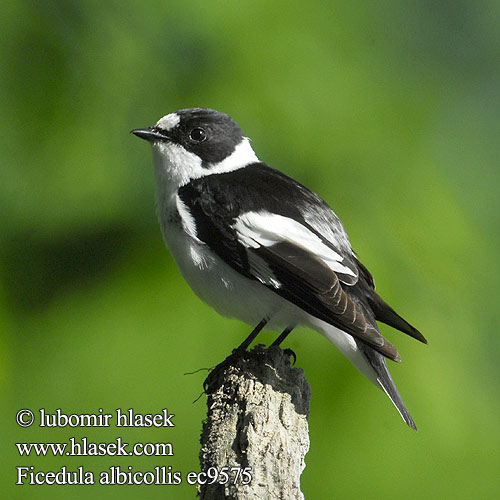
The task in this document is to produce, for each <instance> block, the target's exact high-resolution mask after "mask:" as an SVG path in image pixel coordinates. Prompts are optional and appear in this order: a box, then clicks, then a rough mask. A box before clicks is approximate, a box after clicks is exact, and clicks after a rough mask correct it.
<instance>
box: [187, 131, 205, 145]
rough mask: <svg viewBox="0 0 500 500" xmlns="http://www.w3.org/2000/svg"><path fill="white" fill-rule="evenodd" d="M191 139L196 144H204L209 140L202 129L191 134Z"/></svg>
mask: <svg viewBox="0 0 500 500" xmlns="http://www.w3.org/2000/svg"><path fill="white" fill-rule="evenodd" d="M189 138H190V139H191V140H192V141H195V142H203V141H205V140H206V139H207V133H206V132H205V131H204V130H203V129H202V128H199V127H196V128H194V129H193V130H191V132H189Z"/></svg>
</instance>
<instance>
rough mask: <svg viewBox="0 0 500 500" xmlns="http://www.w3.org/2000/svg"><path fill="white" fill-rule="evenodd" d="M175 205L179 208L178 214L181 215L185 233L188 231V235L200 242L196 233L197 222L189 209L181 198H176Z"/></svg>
mask: <svg viewBox="0 0 500 500" xmlns="http://www.w3.org/2000/svg"><path fill="white" fill-rule="evenodd" d="M175 204H176V206H177V212H178V213H179V216H180V218H181V222H182V227H183V229H184V231H186V233H188V234H189V235H190V236H192V237H193V238H195V239H196V240H198V236H197V232H196V222H195V221H194V217H193V216H192V215H191V212H190V211H189V208H188V207H187V206H186V204H185V203H184V202H183V201H182V200H181V199H180V198H179V196H176V197H175ZM198 241H199V240H198Z"/></svg>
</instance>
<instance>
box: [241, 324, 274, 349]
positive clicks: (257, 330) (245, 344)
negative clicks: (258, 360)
mask: <svg viewBox="0 0 500 500" xmlns="http://www.w3.org/2000/svg"><path fill="white" fill-rule="evenodd" d="M268 321H269V320H268V319H267V318H263V319H262V320H261V321H260V323H259V324H258V325H257V326H256V327H255V328H254V329H253V330H252V333H251V334H250V335H249V336H248V337H247V338H246V339H245V340H244V341H243V342H242V343H241V344H240V346H239V347H238V349H237V350H238V351H246V350H247V348H248V346H249V345H250V344H251V343H252V342H253V341H254V340H255V337H257V335H258V334H259V333H260V332H261V331H262V329H263V328H264V327H265V326H266V324H267V322H268Z"/></svg>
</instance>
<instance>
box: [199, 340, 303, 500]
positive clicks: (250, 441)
mask: <svg viewBox="0 0 500 500" xmlns="http://www.w3.org/2000/svg"><path fill="white" fill-rule="evenodd" d="M205 391H206V393H207V396H208V400H207V406H208V413H207V420H206V422H205V423H204V424H203V431H202V435H201V451H200V465H201V470H202V471H204V472H206V473H207V483H206V484H204V485H200V487H199V495H200V498H201V500H221V499H232V500H233V499H234V500H236V499H237V500H243V499H245V500H250V499H252V500H254V499H255V500H265V499H272V500H279V499H283V500H295V499H297V500H298V499H303V498H304V495H303V494H302V492H301V490H300V475H301V473H302V471H303V470H304V467H305V462H304V457H305V454H306V453H307V451H308V449H309V435H308V422H307V421H308V417H309V400H310V396H311V389H310V386H309V384H308V382H307V381H306V379H305V377H304V372H303V370H302V369H300V368H292V367H291V365H290V355H289V354H287V351H283V350H282V349H281V348H279V347H277V346H274V347H271V348H269V349H266V348H264V347H263V346H261V345H257V346H256V347H255V348H254V349H253V350H252V351H250V352H247V351H244V352H241V351H234V352H233V354H232V355H231V356H229V357H228V358H227V359H226V360H224V361H223V362H222V363H221V364H220V365H218V366H217V367H216V368H215V369H214V370H213V371H212V372H211V373H210V375H209V376H208V378H207V380H206V381H205ZM224 468H225V469H224ZM223 472H226V474H227V475H228V480H227V481H224V480H225V479H226V477H225V476H224V475H223ZM236 474H238V477H237V480H236V481H235V479H236ZM213 477H217V479H218V480H217V481H215V482H213V483H212V484H208V483H209V482H210V481H211V480H212V479H210V478H213ZM219 481H221V482H224V483H225V484H221V482H219Z"/></svg>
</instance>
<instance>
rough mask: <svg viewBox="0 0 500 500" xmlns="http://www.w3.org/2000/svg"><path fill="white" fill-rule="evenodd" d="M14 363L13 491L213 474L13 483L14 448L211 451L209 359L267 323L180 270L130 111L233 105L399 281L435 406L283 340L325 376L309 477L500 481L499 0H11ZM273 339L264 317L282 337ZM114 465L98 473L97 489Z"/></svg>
mask: <svg viewBox="0 0 500 500" xmlns="http://www.w3.org/2000/svg"><path fill="white" fill-rule="evenodd" d="M2 10H3V16H2V29H1V30H0V32H1V34H0V37H1V44H0V53H1V60H0V61H1V62H0V64H1V67H0V101H1V103H2V117H3V119H2V120H1V123H0V127H1V130H0V152H1V157H2V164H1V167H0V168H1V169H2V182H1V183H0V213H1V214H2V216H1V218H0V230H1V233H0V234H1V239H0V279H1V281H0V284H1V288H0V300H1V303H2V307H1V308H0V325H1V329H2V332H3V335H2V336H1V337H0V357H1V360H0V375H1V377H0V380H1V382H0V384H1V385H0V387H1V391H2V398H1V405H2V414H3V416H4V426H3V427H2V432H3V442H4V443H5V445H6V446H5V448H6V449H5V450H4V453H3V458H2V460H3V469H4V471H5V473H4V474H3V476H2V477H3V478H4V479H3V485H2V489H3V490H6V491H7V490H8V497H9V498H23V499H25V498H50V499H55V498H68V497H71V498H94V497H95V496H96V495H97V497H98V498H101V497H102V498H104V497H105V498H137V495H138V492H140V493H139V494H140V495H141V497H142V498H145V499H146V498H165V496H166V497H168V498H192V497H194V495H195V491H194V488H193V487H190V486H187V485H186V484H182V485H180V486H170V487H165V486H156V487H155V486H144V487H142V486H136V487H99V486H95V487H89V486H87V487H85V486H75V487H40V486H38V487H36V486H13V483H14V468H13V467H14V465H34V466H35V467H36V468H37V469H40V470H45V471H46V470H57V469H58V468H59V467H60V466H61V465H67V466H68V468H69V469H76V467H78V466H79V465H84V466H85V468H86V469H88V470H93V471H94V472H97V471H100V470H104V469H105V468H106V467H109V466H110V465H117V464H120V465H123V466H124V467H126V466H127V465H133V467H134V469H135V470H150V469H152V468H153V467H154V466H156V465H162V464H164V465H171V466H172V469H173V470H180V471H181V472H183V474H186V473H187V472H188V471H190V470H197V468H198V462H197V453H198V436H199V432H200V429H201V421H202V419H203V418H204V414H205V408H204V400H203V398H202V399H201V400H200V401H198V402H197V403H192V401H193V400H194V399H196V397H197V396H198V395H199V393H200V392H201V390H202V381H203V379H204V376H205V373H204V372H201V373H197V374H195V375H189V376H187V375H186V376H185V375H183V374H184V373H185V372H189V371H193V370H196V369H198V368H202V367H207V368H208V367H210V366H213V365H215V364H216V363H218V362H219V361H221V360H222V359H223V358H224V357H225V356H226V355H227V354H228V353H229V352H230V350H231V349H232V348H233V347H234V346H235V345H237V344H238V343H239V342H240V341H241V340H242V339H243V337H244V336H245V334H246V333H247V332H248V330H249V328H248V327H247V326H245V325H242V324H240V323H239V322H237V321H232V320H228V319H224V318H220V317H218V316H217V314H215V313H214V312H212V311H211V310H209V309H208V308H207V307H206V306H205V305H203V304H202V303H201V302H200V301H199V300H198V299H197V298H196V297H195V296H194V294H193V293H192V292H191V291H190V290H189V289H188V287H187V285H186V284H185V283H184V282H183V280H182V278H181V277H180V275H179V273H178V271H177V269H176V268H175V265H174V264H173V262H172V259H171V258H170V257H169V255H168V253H167V251H165V250H164V248H163V243H162V241H161V237H160V233H159V229H158V227H157V223H156V220H155V215H154V202H153V199H154V185H153V175H152V167H151V158H150V151H149V149H148V147H147V145H146V144H144V143H142V142H140V141H138V140H137V139H136V138H134V137H132V136H130V135H129V130H130V129H132V128H136V127H141V126H146V125H150V124H153V123H154V122H155V121H156V120H157V119H158V118H160V117H161V116H162V115H164V114H166V113H168V112H171V111H174V110H176V109H179V108H182V107H191V106H209V107H213V108H216V109H220V110H222V111H225V112H228V113H230V114H231V115H233V117H234V118H235V119H236V120H237V121H239V122H240V123H241V125H242V128H243V130H244V131H245V132H246V133H247V134H248V135H249V136H250V137H251V138H252V139H253V146H254V148H255V150H256V152H257V154H259V156H260V157H261V158H262V159H263V160H264V161H266V162H268V163H270V164H272V165H273V166H276V167H278V168H281V169H282V170H284V171H286V172H287V173H288V174H290V175H292V176H294V177H296V178H298V179H299V180H300V181H302V182H303V183H305V184H307V185H308V186H309V187H311V188H312V189H314V190H316V191H318V192H319V193H320V194H321V195H322V196H323V197H324V198H325V199H326V200H327V201H329V202H330V203H331V204H332V206H333V207H334V209H335V210H336V211H337V212H338V214H339V215H340V216H341V217H342V219H343V220H344V223H345V224H346V226H347V229H348V231H349V234H350V235H351V239H352V243H353V246H354V248H355V249H356V251H357V252H358V254H359V255H360V257H361V259H362V260H363V262H364V263H365V264H366V265H367V266H368V267H369V268H370V269H371V270H372V272H373V273H374V275H375V277H376V280H377V285H378V289H379V291H380V292H381V294H382V295H383V296H384V297H385V298H386V299H387V300H388V301H389V302H391V303H393V305H394V306H395V307H396V309H397V310H399V311H400V312H401V313H402V314H403V315H404V316H405V317H407V318H408V320H409V321H411V322H412V323H414V324H416V326H418V327H419V328H420V329H421V330H422V331H423V332H424V334H425V335H426V336H427V338H428V339H429V345H428V346H422V345H418V344H417V343H416V342H414V341H412V340H411V339H407V338H404V337H403V336H401V335H399V334H398V333H396V332H392V331H390V329H387V328H385V329H384V332H385V334H387V335H388V336H389V337H390V338H391V340H393V341H394V342H395V343H396V345H398V346H399V348H400V352H401V353H402V355H403V363H402V364H401V365H398V366H395V365H392V366H391V368H392V372H393V375H394V378H395V379H396V381H397V384H398V386H399V388H400V390H401V392H402V395H403V397H404V399H405V401H406V402H407V404H408V407H409V408H410V411H411V412H412V414H413V416H414V417H415V420H416V421H417V424H418V426H419V429H420V432H419V433H418V434H414V433H412V432H411V431H410V430H409V429H407V428H406V426H405V425H404V424H403V423H402V422H401V421H400V419H399V417H398V415H397V414H396V412H395V410H394V409H393V408H392V407H391V405H390V403H389V401H388V400H387V399H386V398H385V396H384V395H383V394H382V393H379V392H378V391H375V390H374V389H373V387H372V386H371V385H370V384H369V383H367V382H366V381H365V380H364V379H363V378H362V377H361V376H360V375H359V374H358V373H357V372H356V371H355V370H354V369H353V368H352V367H351V366H350V365H349V363H348V362H347V361H346V360H344V359H342V358H341V356H340V355H339V354H338V353H337V352H336V351H335V349H334V348H333V347H332V346H330V345H329V344H328V343H327V341H326V340H324V339H322V338H321V337H320V336H319V335H317V334H315V333H314V332H309V331H305V330H302V331H297V332H296V333H294V334H293V335H292V336H291V337H290V338H289V340H288V341H287V342H288V344H289V346H290V347H292V348H293V349H294V351H295V352H296V353H297V354H298V363H299V365H300V366H302V367H304V369H305V370H306V374H307V377H308V379H309V381H310V383H311V386H312V391H313V399H312V408H311V419H310V430H311V450H310V452H309V454H308V455H307V457H306V458H307V468H306V470H305V472H304V475H303V489H304V492H305V494H306V498H311V499H313V498H370V499H375V498H381V499H382V498H383V499H391V498H400V496H401V495H402V494H403V495H404V496H405V498H409V499H413V498H414V499H428V498H481V499H483V498H496V495H497V494H498V490H499V486H500V485H499V480H498V470H499V466H500V461H499V448H500V442H499V441H500V439H499V431H498V415H499V410H500V397H499V390H498V383H499V378H498V353H499V336H498V323H499V313H498V282H499V266H498V264H497V263H496V262H497V260H496V259H497V258H498V248H499V243H500V222H499V221H500V218H499V213H500V210H499V209H500V202H499V196H498V190H499V187H500V186H499V180H500V175H499V167H500V165H499V158H500V141H499V140H498V138H499V137H500V125H499V116H500V63H499V61H500V43H499V42H500V29H499V19H500V4H498V2H493V1H491V0H480V1H474V2H473V1H472V0H468V1H466V0H461V1H459V2H449V1H448V2H430V1H428V0H425V1H416V0H406V1H402V2H401V1H394V0H393V1H390V0H388V1H385V2H382V3H380V2H373V3H369V2H360V1H356V0H355V1H353V2H324V1H320V0H317V1H312V2H308V3H307V5H306V4H304V3H303V2H284V1H277V2H264V1H252V2H247V1H241V2H220V1H219V2H201V1H193V2H180V1H170V2H153V1H151V0H149V1H142V2H130V1H121V2H118V1H117V0H111V1H107V2H101V1H97V0H88V1H85V2H79V1H76V0H64V1H61V0H45V1H36V0H33V1H27V0H25V1H22V0H17V1H16V2H4V5H3V6H2ZM270 339H272V335H271V334H263V337H262V341H263V342H268V341H269V340H270ZM41 407H43V408H46V409H47V410H49V411H53V410H55V409H56V408H62V409H63V410H64V411H67V412H73V413H76V412H87V413H88V412H96V411H97V410H98V409H99V408H103V409H104V410H105V411H107V412H113V411H114V410H115V408H118V407H120V408H123V409H128V408H130V407H133V408H135V409H136V410H137V411H139V412H143V413H147V412H156V411H159V410H160V409H161V408H163V407H168V409H169V410H170V411H171V412H173V413H175V414H176V418H175V422H176V424H177V427H176V428H175V429H165V430H158V429H142V430H141V429H128V430H127V431H126V432H125V431H123V432H122V430H119V429H118V430H117V429H116V428H114V427H111V428H109V429H77V430H73V429H52V430H50V429H40V428H38V427H37V426H33V427H32V428H29V429H21V428H19V427H17V426H15V424H14V415H15V413H16V411H17V410H18V409H20V408H31V409H33V410H37V409H38V408H41ZM71 435H82V436H83V435H85V436H87V437H89V440H94V441H110V440H113V439H115V438H116V437H117V435H121V436H122V437H123V438H124V439H125V440H129V441H153V442H156V441H169V442H172V443H173V445H174V450H175V456H174V457H166V458H161V457H138V458H133V459H132V458H131V459H128V458H126V459H119V460H116V459H113V458H112V457H108V458H103V457H97V458H92V457H88V458H83V457H82V458H81V459H80V458H74V457H68V458H64V459H61V458H49V457H45V458H39V459H35V458H31V457H30V458H20V457H19V456H18V455H17V452H16V450H15V448H14V444H13V443H14V442H19V441H30V440H31V441H44V442H48V441H58V440H59V441H66V440H67V439H68V437H70V436H71ZM98 489H99V491H98Z"/></svg>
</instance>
